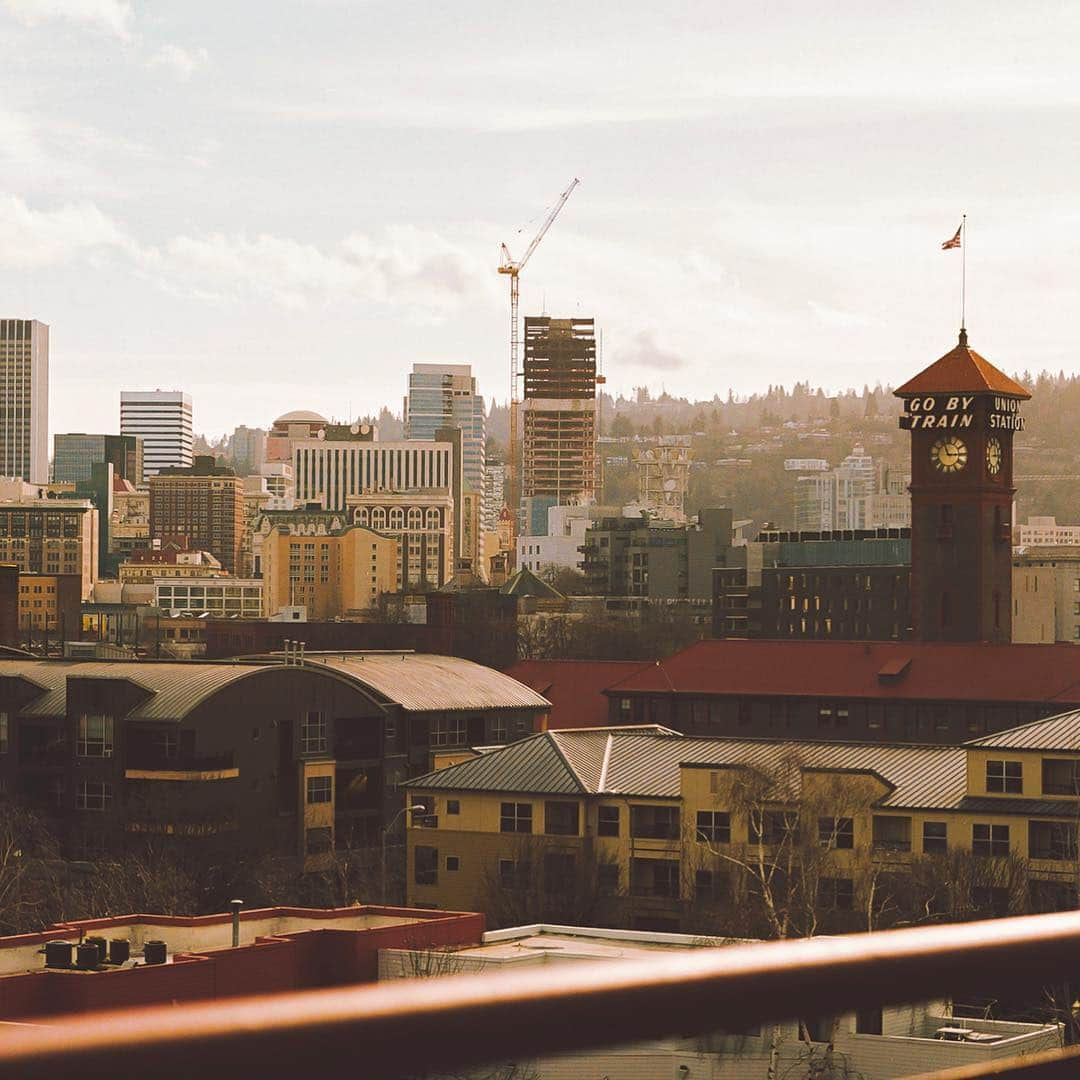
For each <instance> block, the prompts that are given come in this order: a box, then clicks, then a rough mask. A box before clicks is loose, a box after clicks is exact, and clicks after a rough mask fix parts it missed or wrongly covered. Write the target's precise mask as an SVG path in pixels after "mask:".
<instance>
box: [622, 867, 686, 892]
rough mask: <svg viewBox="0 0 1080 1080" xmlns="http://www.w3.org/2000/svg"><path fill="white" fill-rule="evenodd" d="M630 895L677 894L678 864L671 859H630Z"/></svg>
mask: <svg viewBox="0 0 1080 1080" xmlns="http://www.w3.org/2000/svg"><path fill="white" fill-rule="evenodd" d="M630 895H631V896H666V897H672V898H675V897H678V895H679V864H678V863H677V862H676V861H675V860H673V859H631V860H630Z"/></svg>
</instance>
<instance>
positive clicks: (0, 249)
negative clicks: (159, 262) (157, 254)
mask: <svg viewBox="0 0 1080 1080" xmlns="http://www.w3.org/2000/svg"><path fill="white" fill-rule="evenodd" d="M108 249H119V250H121V251H124V252H127V253H128V254H129V255H131V256H135V257H139V251H138V248H137V245H136V244H135V243H134V242H133V241H132V240H131V238H130V237H129V236H127V235H126V234H125V233H124V232H123V230H122V229H121V228H120V227H119V226H118V225H117V224H116V223H115V222H114V221H112V219H111V218H109V217H107V216H106V215H105V214H103V213H102V212H101V211H100V210H99V209H98V208H97V207H96V206H95V205H94V204H93V203H86V202H83V203H70V204H68V205H67V206H62V207H59V208H58V209H56V210H33V209H31V208H30V207H29V206H28V205H27V204H26V203H25V202H24V201H23V200H22V199H20V198H19V197H18V196H17V195H0V265H7V266H55V265H58V264H61V263H64V262H68V261H70V260H72V259H76V258H78V257H80V256H86V255H90V254H93V253H96V252H101V251H103V250H108Z"/></svg>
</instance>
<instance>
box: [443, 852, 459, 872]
mask: <svg viewBox="0 0 1080 1080" xmlns="http://www.w3.org/2000/svg"><path fill="white" fill-rule="evenodd" d="M446 869H447V870H448V871H449V872H450V873H453V872H454V871H455V870H460V869H461V859H460V858H458V856H457V855H447V856H446Z"/></svg>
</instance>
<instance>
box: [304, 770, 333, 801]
mask: <svg viewBox="0 0 1080 1080" xmlns="http://www.w3.org/2000/svg"><path fill="white" fill-rule="evenodd" d="M333 797H334V778H333V777H332V776H309V777H308V778H307V801H308V802H309V803H324V802H331V801H332V800H333Z"/></svg>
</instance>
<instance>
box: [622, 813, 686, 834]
mask: <svg viewBox="0 0 1080 1080" xmlns="http://www.w3.org/2000/svg"><path fill="white" fill-rule="evenodd" d="M630 835H631V836H633V837H635V838H636V839H639V840H678V838H679V808H678V807H677V806H631V807H630Z"/></svg>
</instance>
